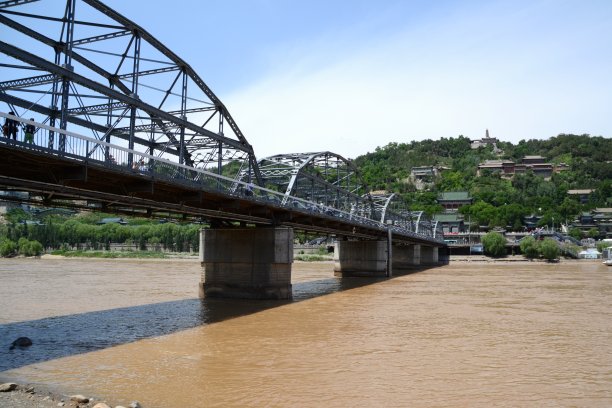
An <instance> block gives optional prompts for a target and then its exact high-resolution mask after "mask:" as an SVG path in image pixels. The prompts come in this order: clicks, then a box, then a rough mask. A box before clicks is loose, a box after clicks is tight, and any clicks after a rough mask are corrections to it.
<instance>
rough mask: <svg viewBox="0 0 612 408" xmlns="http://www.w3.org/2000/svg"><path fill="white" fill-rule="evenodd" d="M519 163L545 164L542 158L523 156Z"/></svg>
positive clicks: (544, 159)
mask: <svg viewBox="0 0 612 408" xmlns="http://www.w3.org/2000/svg"><path fill="white" fill-rule="evenodd" d="M521 162H522V163H523V164H525V165H530V164H544V163H546V158H545V157H542V156H525V157H523V160H521Z"/></svg>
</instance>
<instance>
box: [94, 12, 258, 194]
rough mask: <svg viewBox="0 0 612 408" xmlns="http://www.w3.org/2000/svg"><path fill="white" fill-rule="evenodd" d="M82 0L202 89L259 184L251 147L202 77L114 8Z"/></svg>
mask: <svg viewBox="0 0 612 408" xmlns="http://www.w3.org/2000/svg"><path fill="white" fill-rule="evenodd" d="M82 1H83V2H84V3H86V4H89V5H90V6H91V7H93V8H95V9H96V10H98V11H100V12H102V13H103V14H105V15H107V16H108V17H110V18H111V19H113V20H115V21H116V22H118V23H119V24H121V25H122V26H124V27H125V28H126V29H128V30H130V31H131V32H138V34H139V35H140V37H141V38H142V39H143V40H145V41H146V42H147V43H149V44H151V45H152V46H153V47H154V48H155V49H157V50H158V51H159V52H161V53H162V54H163V55H164V56H166V57H167V58H168V59H169V60H171V61H173V62H174V63H175V64H176V66H178V67H181V68H182V69H183V70H184V72H185V73H186V74H187V75H188V76H189V77H190V78H191V80H192V81H194V82H195V84H196V85H197V86H198V87H199V88H200V89H201V90H202V92H203V93H204V94H205V95H206V96H207V97H208V98H209V99H210V100H211V101H212V103H213V105H214V106H215V107H216V108H217V110H218V111H219V113H220V114H221V115H222V116H223V117H224V119H225V121H226V122H227V123H228V124H229V126H230V127H231V129H232V131H233V132H234V134H235V135H236V137H237V138H238V141H239V143H240V148H238V147H236V148H237V149H239V150H243V151H245V152H247V153H248V160H249V162H250V166H252V167H253V172H254V174H255V176H256V179H257V181H258V183H259V184H261V183H262V178H261V174H260V172H259V168H258V167H257V162H256V159H255V154H254V151H253V147H252V146H251V145H250V144H249V143H248V141H247V140H246V138H245V136H244V134H243V133H242V131H241V130H240V128H239V127H238V125H237V123H236V121H235V120H234V118H233V117H232V116H231V115H230V113H229V111H228V110H227V108H226V107H225V105H224V104H223V103H222V102H221V100H220V99H219V98H218V97H217V95H215V93H214V92H213V91H212V90H211V89H210V88H209V87H208V85H206V83H205V82H204V81H203V80H202V78H200V76H199V75H198V74H197V73H196V72H195V71H194V70H193V68H192V67H191V66H190V65H189V64H187V63H186V62H185V61H184V60H183V59H181V58H180V57H179V56H178V55H176V54H175V53H174V52H172V51H171V50H170V49H169V48H167V47H166V46H165V45H164V44H162V43H161V42H160V41H159V40H157V39H156V38H155V37H153V36H152V35H151V34H149V33H148V32H147V31H146V30H144V29H143V28H142V27H140V26H139V25H137V24H135V23H134V22H132V21H130V20H129V19H127V18H125V17H124V16H122V15H121V14H119V13H117V12H116V11H115V10H113V9H111V8H110V7H108V6H106V5H105V4H103V3H102V2H100V1H98V0H82ZM188 128H189V127H188ZM219 133H220V134H217V135H214V136H212V135H211V136H212V138H213V139H217V140H219V141H220V142H221V141H222V142H223V143H224V144H228V143H227V142H225V141H223V138H222V137H221V135H222V129H220V130H219ZM230 140H231V139H230ZM229 145H230V146H233V145H232V144H229ZM234 147H235V146H234Z"/></svg>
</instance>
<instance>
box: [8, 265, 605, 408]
mask: <svg viewBox="0 0 612 408" xmlns="http://www.w3.org/2000/svg"><path fill="white" fill-rule="evenodd" d="M611 272H612V270H610V268H606V267H605V266H603V265H601V264H600V263H597V262H576V261H568V262H562V263H561V264H557V265H549V264H543V263H495V264H484V263H483V264H478V263H469V262H462V263H452V264H451V265H448V266H444V267H439V268H432V269H429V270H426V271H422V272H419V273H412V274H406V275H402V276H397V277H394V278H393V279H389V280H386V279H359V278H353V279H340V278H335V277H333V274H332V265H331V264H330V263H296V264H295V265H294V274H293V275H294V278H293V281H294V282H293V284H294V300H293V301H284V302H269V301H242V300H238V301H237V300H222V299H206V300H201V299H198V298H197V282H198V281H199V279H200V273H201V271H200V267H199V263H198V262H197V260H176V261H168V260H160V261H148V260H147V261H135V260H79V259H38V260H36V259H11V260H2V261H0V381H2V380H7V381H8V380H12V381H22V382H28V383H33V384H41V385H44V386H46V387H48V388H51V389H56V390H58V391H62V392H67V393H70V392H79V393H88V394H89V395H92V396H95V397H97V398H100V399H104V400H107V401H112V402H114V403H117V404H119V403H122V404H124V405H126V404H128V403H129V401H131V400H134V399H137V400H139V401H140V402H141V403H143V405H144V406H146V407H147V408H150V407H183V406H190V407H211V406H219V407H232V406H236V407H244V406H253V407H259V406H279V407H284V406H300V407H302V406H306V407H319V406H326V407H328V406H329V407H346V406H352V407H371V406H381V407H406V406H412V407H420V406H422V407H431V406H437V407H457V406H470V407H479V406H482V407H485V406H486V407H490V406H508V407H516V406H539V407H541V406H551V407H552V406H589V407H608V406H612V343H611V342H610V340H611V339H612V273H611ZM19 336H28V337H31V338H32V339H33V341H34V345H33V346H32V347H30V348H28V349H25V350H20V349H15V350H9V349H8V346H9V345H10V343H11V342H12V341H13V340H14V339H15V338H17V337H19Z"/></svg>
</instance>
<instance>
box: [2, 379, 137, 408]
mask: <svg viewBox="0 0 612 408" xmlns="http://www.w3.org/2000/svg"><path fill="white" fill-rule="evenodd" d="M0 407H7V408H8V407H10V408H51V407H54V408H56V407H67V408H68V407H70V408H112V405H110V404H108V403H106V402H102V401H96V400H95V399H94V398H92V397H86V396H84V395H78V394H76V395H60V394H57V393H53V392H50V391H48V390H43V389H41V388H35V387H33V386H30V385H20V384H16V383H5V384H0ZM115 408H142V406H141V405H140V403H139V402H138V401H132V402H131V403H130V404H129V405H128V406H127V407H124V406H122V405H116V406H115Z"/></svg>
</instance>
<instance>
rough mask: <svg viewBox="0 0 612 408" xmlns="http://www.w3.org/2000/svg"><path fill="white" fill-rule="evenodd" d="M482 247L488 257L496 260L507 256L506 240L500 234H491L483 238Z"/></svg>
mask: <svg viewBox="0 0 612 408" xmlns="http://www.w3.org/2000/svg"><path fill="white" fill-rule="evenodd" d="M482 245H483V248H484V252H485V254H487V255H490V256H493V257H496V258H498V257H502V256H505V255H506V238H504V236H503V235H502V234H500V233H498V232H489V233H488V234H486V235H485V236H484V237H482Z"/></svg>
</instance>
